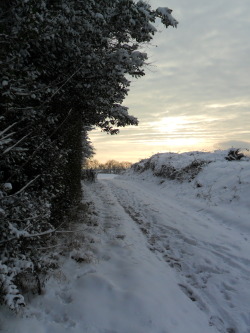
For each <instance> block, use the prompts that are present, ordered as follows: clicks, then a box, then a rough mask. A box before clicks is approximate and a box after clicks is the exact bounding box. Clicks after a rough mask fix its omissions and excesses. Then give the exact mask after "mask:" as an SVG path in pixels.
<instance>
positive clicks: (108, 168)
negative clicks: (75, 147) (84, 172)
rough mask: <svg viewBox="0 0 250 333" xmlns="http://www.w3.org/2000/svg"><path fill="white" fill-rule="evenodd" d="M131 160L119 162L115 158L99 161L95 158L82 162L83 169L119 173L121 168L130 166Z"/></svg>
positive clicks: (124, 168)
mask: <svg viewBox="0 0 250 333" xmlns="http://www.w3.org/2000/svg"><path fill="white" fill-rule="evenodd" d="M131 165H132V163H131V162H126V161H123V162H119V161H116V160H108V161H107V162H105V163H101V162H99V161H98V160H96V159H86V161H85V162H84V164H83V169H93V170H96V171H99V172H109V173H112V172H114V173H119V172H121V171H122V170H126V169H128V168H130V167H131Z"/></svg>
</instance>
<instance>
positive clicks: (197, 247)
mask: <svg viewBox="0 0 250 333" xmlns="http://www.w3.org/2000/svg"><path fill="white" fill-rule="evenodd" d="M225 156H226V152H216V153H201V152H193V153H186V154H157V155H155V156H153V157H152V158H151V159H148V160H144V161H142V162H140V163H139V164H137V165H136V166H135V167H134V169H135V170H136V171H135V170H133V169H131V170H130V171H128V172H127V173H126V174H125V175H123V176H119V177H114V176H112V175H99V177H98V180H97V182H96V183H85V184H83V189H84V194H85V196H84V200H83V206H84V207H88V208H89V216H88V217H86V215H84V216H83V217H82V219H80V220H79V224H77V225H76V226H75V228H76V229H77V233H75V234H74V236H71V237H72V248H69V251H68V255H67V256H66V257H62V268H61V269H60V270H59V271H57V272H54V274H53V275H52V276H51V278H50V279H49V281H48V283H47V285H46V289H45V293H44V295H43V296H37V297H35V298H31V300H30V303H29V306H28V307H27V308H26V309H24V311H23V313H22V314H19V315H18V317H15V316H14V315H13V314H12V313H10V312H9V311H8V310H6V309H4V308H2V309H1V314H0V330H2V331H3V332H11V333H17V332H18V333H19V332H25V333H33V332H38V333H45V332H46V333H57V332H58V333H59V332H60V333H63V332H74V333H80V332H81V333H83V332H84V333H85V332H86V333H87V332H91V333H187V332H192V333H196V332H197V333H206V332H223V333H249V332H250V310H249V304H250V259H249V254H250V242H249V240H250V218H249V215H250V202H249V200H250V199H249V198H250V186H249V183H250V162H249V160H248V159H247V158H246V159H242V160H241V161H227V160H225ZM208 162H209V163H208ZM156 175H158V176H156ZM166 177H170V178H171V179H169V178H166ZM74 238H75V239H74ZM76 241H77V244H78V247H77V249H76V248H74V242H76ZM79 241H80V242H82V245H81V246H79Z"/></svg>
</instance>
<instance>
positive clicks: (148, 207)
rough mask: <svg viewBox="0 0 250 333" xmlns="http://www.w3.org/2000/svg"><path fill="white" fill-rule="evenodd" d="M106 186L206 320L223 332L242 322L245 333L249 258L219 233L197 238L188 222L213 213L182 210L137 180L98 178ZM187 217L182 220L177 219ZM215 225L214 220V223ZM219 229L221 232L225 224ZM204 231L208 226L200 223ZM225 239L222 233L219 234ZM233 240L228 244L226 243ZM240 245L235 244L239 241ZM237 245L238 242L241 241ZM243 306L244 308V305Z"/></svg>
mask: <svg viewBox="0 0 250 333" xmlns="http://www.w3.org/2000/svg"><path fill="white" fill-rule="evenodd" d="M101 183H102V185H103V186H104V189H105V191H106V192H107V191H108V190H109V191H110V190H111V191H112V194H113V195H114V196H115V197H116V198H117V200H118V202H119V204H120V205H121V206H122V207H123V208H124V210H125V212H126V213H127V214H128V215H129V216H130V217H131V218H132V219H133V220H134V221H135V222H136V223H137V224H138V225H139V227H140V229H141V231H142V233H143V234H144V235H145V237H146V238H147V241H148V246H149V248H150V250H151V251H153V252H155V254H156V255H157V256H158V258H159V259H160V260H164V261H165V262H166V263H167V264H168V265H170V266H171V267H172V268H173V269H174V270H175V271H176V277H177V279H178V281H179V286H180V288H181V290H182V291H183V292H184V293H185V294H186V295H187V297H189V298H190V299H191V300H192V301H193V302H195V303H196V304H197V306H198V307H199V308H200V309H202V310H203V311H205V312H206V313H208V314H209V316H210V325H213V326H215V327H216V328H217V329H218V331H219V332H222V333H243V331H241V330H240V329H239V328H238V327H240V326H241V325H242V321H243V322H244V323H245V327H248V328H246V329H245V330H244V333H249V332H250V328H249V327H250V317H249V316H248V315H249V313H248V309H246V308H244V305H243V306H242V307H241V309H238V307H239V304H240V301H239V299H240V298H241V297H243V296H244V293H245V292H248V294H249V291H243V290H242V286H241V280H242V279H243V280H244V285H246V284H248V285H249V290H250V280H249V277H250V269H249V266H250V265H249V263H250V261H249V260H248V259H246V258H242V257H240V256H238V255H236V254H235V253H234V252H233V244H230V243H229V242H228V244H226V243H225V244H226V245H224V244H221V243H218V241H217V239H212V240H208V239H206V237H205V239H200V238H199V237H196V236H195V235H193V234H192V231H193V230H194V229H192V228H191V229H190V231H188V224H189V222H190V220H191V219H193V220H194V219H195V221H192V223H196V224H197V226H198V225H199V223H200V224H201V225H202V224H203V225H204V223H205V226H206V228H209V227H210V223H212V218H210V217H206V216H202V215H201V214H197V212H195V211H192V212H191V215H190V216H189V214H190V211H185V209H184V208H183V207H181V203H179V209H178V210H177V207H178V205H176V204H173V202H171V200H170V201H169V202H168V200H167V198H164V197H162V195H161V194H160V193H159V194H157V192H156V191H152V192H150V190H149V189H146V188H145V187H143V186H140V184H139V183H137V182H134V181H133V182H131V181H127V180H120V179H114V180H109V181H101ZM181 220H182V221H186V223H184V224H183V223H181V224H180V221H181ZM217 227H218V226H217V225H216V226H215V229H216V228H217ZM218 232H222V233H224V232H225V230H219V229H218ZM204 233H206V230H205V228H204ZM219 236H220V237H221V238H220V239H223V237H225V235H224V234H222V235H219ZM230 245H231V246H230ZM238 247H239V246H238ZM239 248H240V247H239ZM246 310H247V311H246Z"/></svg>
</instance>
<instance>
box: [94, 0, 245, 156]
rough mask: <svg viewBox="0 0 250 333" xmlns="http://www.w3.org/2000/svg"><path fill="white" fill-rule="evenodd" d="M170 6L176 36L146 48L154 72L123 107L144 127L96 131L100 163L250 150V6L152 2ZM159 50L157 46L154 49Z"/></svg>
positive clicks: (166, 35) (221, 0)
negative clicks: (117, 131)
mask: <svg viewBox="0 0 250 333" xmlns="http://www.w3.org/2000/svg"><path fill="white" fill-rule="evenodd" d="M151 4H152V7H154V8H157V7H166V6H167V7H169V8H171V9H173V16H174V17H175V18H176V19H177V20H178V21H179V25H178V28H177V29H173V28H168V29H167V30H163V27H162V26H161V24H160V23H159V25H158V27H157V28H158V30H159V31H160V30H162V32H161V33H158V34H157V35H156V37H155V39H154V41H153V42H152V44H153V45H154V46H153V45H152V46H151V47H147V48H146V52H147V53H148V55H149V62H150V63H151V65H150V66H149V67H148V68H147V69H146V76H145V77H144V78H142V79H139V80H135V81H133V82H132V84H131V90H130V94H129V97H128V98H127V99H126V101H125V103H124V104H125V105H126V106H129V108H130V113H131V114H133V115H134V116H136V117H138V118H139V120H140V124H139V126H138V127H130V128H125V129H121V133H120V134H119V135H118V136H115V137H114V136H107V135H106V134H104V133H100V131H99V132H96V131H94V132H93V133H92V134H91V139H92V141H93V144H94V146H95V148H96V152H97V154H96V158H97V159H99V160H100V161H106V160H108V159H111V158H112V159H117V160H120V161H121V160H129V161H137V160H138V159H141V158H145V157H148V156H150V155H152V154H153V153H156V152H160V151H162V152H163V151H173V152H174V151H176V152H181V151H187V150H203V149H204V150H207V149H217V148H223V149H224V148H230V147H232V146H237V147H242V148H247V147H249V148H250V130H249V129H250V120H249V113H250V79H249V76H250V39H249V33H250V14H249V13H250V1H249V0H239V1H237V2H235V1H234V0H211V1H209V2H206V1H199V0H189V1H186V0H169V1H167V0H154V1H153V0H152V1H151ZM155 45H158V47H155Z"/></svg>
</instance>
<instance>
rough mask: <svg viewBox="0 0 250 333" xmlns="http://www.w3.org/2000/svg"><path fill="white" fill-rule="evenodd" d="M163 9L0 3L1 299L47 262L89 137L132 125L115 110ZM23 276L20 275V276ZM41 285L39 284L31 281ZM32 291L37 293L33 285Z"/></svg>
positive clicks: (16, 296)
mask: <svg viewBox="0 0 250 333" xmlns="http://www.w3.org/2000/svg"><path fill="white" fill-rule="evenodd" d="M156 18H160V19H161V21H162V23H163V24H164V25H165V26H166V27H168V26H169V25H171V26H176V24H177V22H176V21H175V20H174V18H173V17H172V16H171V10H169V9H167V8H159V9H157V10H153V9H152V8H151V7H150V5H148V4H147V3H146V2H143V1H138V2H135V1H133V0H98V1H97V0H88V1H77V0H42V1H37V0H25V1H24V0H3V1H1V2H0V68H1V78H0V155H1V158H0V218H1V221H0V302H2V303H4V304H6V305H7V306H8V307H9V308H10V309H13V310H18V309H19V308H20V307H21V306H23V305H25V301H24V296H23V292H22V287H21V283H20V280H21V278H22V277H23V278H26V277H27V274H29V275H30V276H33V277H34V278H35V279H36V280H37V281H39V275H40V274H43V272H45V271H48V269H49V268H50V267H51V266H53V260H52V257H51V256H50V254H48V250H47V244H48V241H49V239H50V238H51V237H52V235H53V234H54V233H55V232H56V230H57V229H58V228H59V227H61V224H62V221H64V220H65V216H66V215H67V211H68V210H69V209H70V208H71V207H73V206H74V205H76V204H77V203H78V202H79V200H80V197H81V186H80V179H81V170H82V163H83V160H84V159H86V158H89V157H91V156H92V154H93V149H92V146H91V142H90V140H89V138H88V131H89V130H91V128H92V126H99V127H100V128H101V129H102V130H103V131H105V132H107V133H109V134H116V133H117V132H118V128H119V127H123V126H126V125H136V124H137V123H138V121H137V119H136V118H135V117H133V116H131V115H129V114H128V110H127V108H126V107H125V106H123V105H122V102H123V100H124V98H125V97H126V95H127V93H128V90H129V85H130V81H129V77H134V78H138V77H141V76H143V75H144V71H143V68H144V66H145V64H146V61H147V55H146V53H143V52H141V51H139V50H138V49H139V47H140V45H141V44H142V43H145V42H149V41H150V40H151V39H152V37H153V35H154V33H155V31H156V28H155V27H154V25H153V24H154V22H155V20H156ZM25 274H26V275H25ZM38 284H39V283H38ZM38 290H40V288H38Z"/></svg>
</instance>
